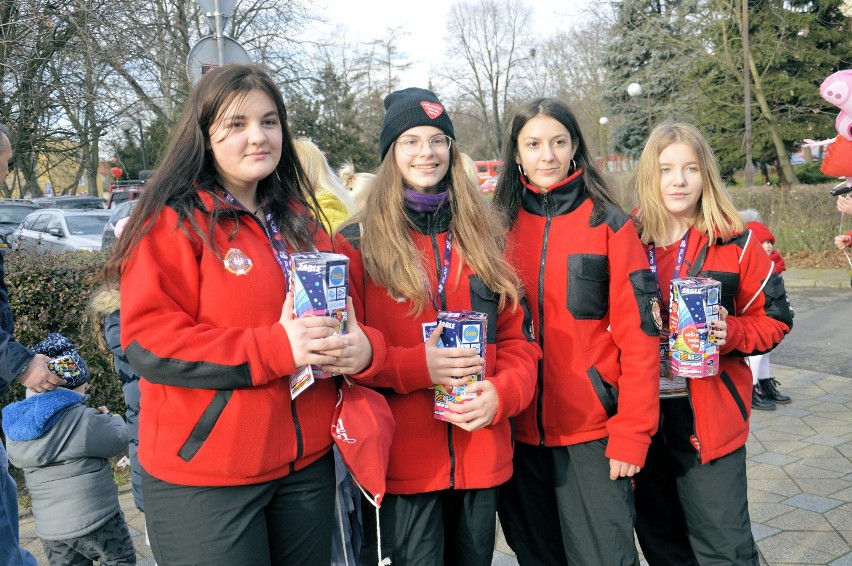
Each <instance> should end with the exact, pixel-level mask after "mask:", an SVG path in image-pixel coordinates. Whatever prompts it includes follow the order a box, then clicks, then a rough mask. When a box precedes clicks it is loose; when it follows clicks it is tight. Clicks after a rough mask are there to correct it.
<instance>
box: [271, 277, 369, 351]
mask: <svg viewBox="0 0 852 566" xmlns="http://www.w3.org/2000/svg"><path fill="white" fill-rule="evenodd" d="M294 316H295V315H294V314H293V293H292V292H288V293H287V299H286V300H285V301H284V308H283V309H281V318H280V319H279V320H278V322H279V323H280V324H281V326H283V327H284V331H285V332H286V333H287V338H288V339H289V340H290V349H291V350H292V351H293V361H294V362H295V363H296V366H297V367H301V366H306V365H308V364H312V365H317V366H323V365H326V364H333V363H334V362H335V361H336V360H337V357H336V356H333V355H329V354H328V353H326V352H327V351H329V350H335V349H340V348H343V347H345V346H346V337H345V335H343V334H340V333H338V332H337V328H338V326H340V322H339V321H338V320H337V319H336V318H334V317H333V316H308V317H304V318H294ZM370 355H371V356H372V353H371V354H370Z"/></svg>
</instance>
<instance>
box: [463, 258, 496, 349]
mask: <svg viewBox="0 0 852 566" xmlns="http://www.w3.org/2000/svg"><path fill="white" fill-rule="evenodd" d="M469 282H470V308H471V310H475V311H477V312H483V313H485V314H487V315H488V343H489V344H496V343H497V302H498V301H497V293H495V292H494V291H492V290H491V289H489V288H488V286H487V285H486V284H485V283H483V282H482V280H481V279H480V278H479V277H477V276H476V275H471V276H470V278H469Z"/></svg>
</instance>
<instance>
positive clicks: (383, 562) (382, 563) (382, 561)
mask: <svg viewBox="0 0 852 566" xmlns="http://www.w3.org/2000/svg"><path fill="white" fill-rule="evenodd" d="M352 482H353V483H354V484H355V485H357V486H358V489H360V490H361V493H363V494H364V497H366V498H367V500H368V501H369V502H370V504H371V505H372V506H373V507H375V508H376V556H377V557H378V559H379V562H378V566H388V565H389V564H391V559H390V557H389V556H387V557H385V558H382V524H381V523H380V522H379V506H378V505H377V504H376V499H375V498H374V497H373V496H372V495H370V494H369V493H367V491H366V490H365V489H364V488H363V487H362V486H361V484H360V483H358V480H356V479H355V476H352Z"/></svg>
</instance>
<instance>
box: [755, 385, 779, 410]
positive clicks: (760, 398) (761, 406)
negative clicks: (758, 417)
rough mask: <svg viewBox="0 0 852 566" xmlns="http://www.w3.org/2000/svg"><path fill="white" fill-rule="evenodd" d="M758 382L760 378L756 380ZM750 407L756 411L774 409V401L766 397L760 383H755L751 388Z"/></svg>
mask: <svg viewBox="0 0 852 566" xmlns="http://www.w3.org/2000/svg"><path fill="white" fill-rule="evenodd" d="M758 383H760V380H758ZM751 408H752V409H757V410H758V411H774V410H775V402H773V401H770V400H769V399H767V398H766V396H765V395H764V394H763V389H762V388H761V387H760V385H755V386H754V387H752V388H751Z"/></svg>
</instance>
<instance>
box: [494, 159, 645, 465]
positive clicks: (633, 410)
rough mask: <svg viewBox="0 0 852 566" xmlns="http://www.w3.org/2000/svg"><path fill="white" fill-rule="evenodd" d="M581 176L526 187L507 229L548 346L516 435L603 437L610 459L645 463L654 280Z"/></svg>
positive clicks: (628, 232) (623, 221)
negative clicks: (536, 189) (539, 189)
mask: <svg viewBox="0 0 852 566" xmlns="http://www.w3.org/2000/svg"><path fill="white" fill-rule="evenodd" d="M581 175H582V173H581V172H579V173H577V174H575V175H574V176H572V177H571V178H569V179H568V180H567V181H566V182H564V183H562V184H560V185H558V186H555V187H553V188H552V189H551V191H549V192H548V193H547V194H535V193H533V192H532V191H530V190H527V191H525V193H524V195H523V202H522V206H521V207H520V208H519V210H518V213H517V218H516V220H515V222H514V225H513V227H512V230H511V233H510V235H509V239H510V244H509V246H510V247H509V250H510V253H509V257H510V260H511V261H512V263H513V264H514V266H515V267H516V269H517V270H518V273H519V274H520V276H521V279H522V281H523V283H524V288H525V289H526V292H527V296H528V298H529V302H530V307H531V309H532V313H533V321H534V323H535V329H536V336H537V338H538V341H539V344H540V345H541V347H542V350H543V352H544V355H543V358H542V360H541V362H540V363H539V371H538V388H537V390H536V398H535V400H534V401H533V403H531V404H530V406H529V407H528V408H527V410H526V411H524V412H523V413H521V415H519V416H518V417H517V418H515V419H514V423H515V437H516V439H517V440H518V441H520V442H524V443H526V444H533V445H539V444H543V445H545V446H568V445H572V444H579V443H583V442H589V441H592V440H598V439H601V438H606V437H608V438H609V440H608V445H607V450H606V455H607V457H609V458H613V459H616V460H619V461H622V462H628V463H630V464H635V465H637V466H642V465H644V463H645V456H646V454H647V451H648V446H649V445H650V442H651V436H652V435H653V434H654V432H655V431H656V429H657V424H658V421H659V353H658V347H659V327H658V326H657V324H656V323H655V319H654V316H653V313H654V312H655V308H656V309H658V308H659V303H658V300H657V298H656V297H657V296H656V282H655V280H654V276H653V274H652V273H651V271H650V269H649V266H648V259H647V256H646V254H645V250H644V248H643V246H642V243H641V242H640V241H639V237H638V235H637V233H636V229H635V228H634V226H633V222H632V221H631V220H630V219H629V217H628V216H627V215H626V214H625V213H624V212H623V211H621V210H620V209H618V208H617V207H615V206H614V205H610V206H609V207H607V209H606V210H603V211H593V205H592V201H591V200H590V199H589V198H588V197H587V196H586V194H585V190H584V188H583V182H582V177H581ZM593 212H595V213H596V214H593ZM656 312H659V311H658V310H657V311H656ZM616 398H617V410H616Z"/></svg>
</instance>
